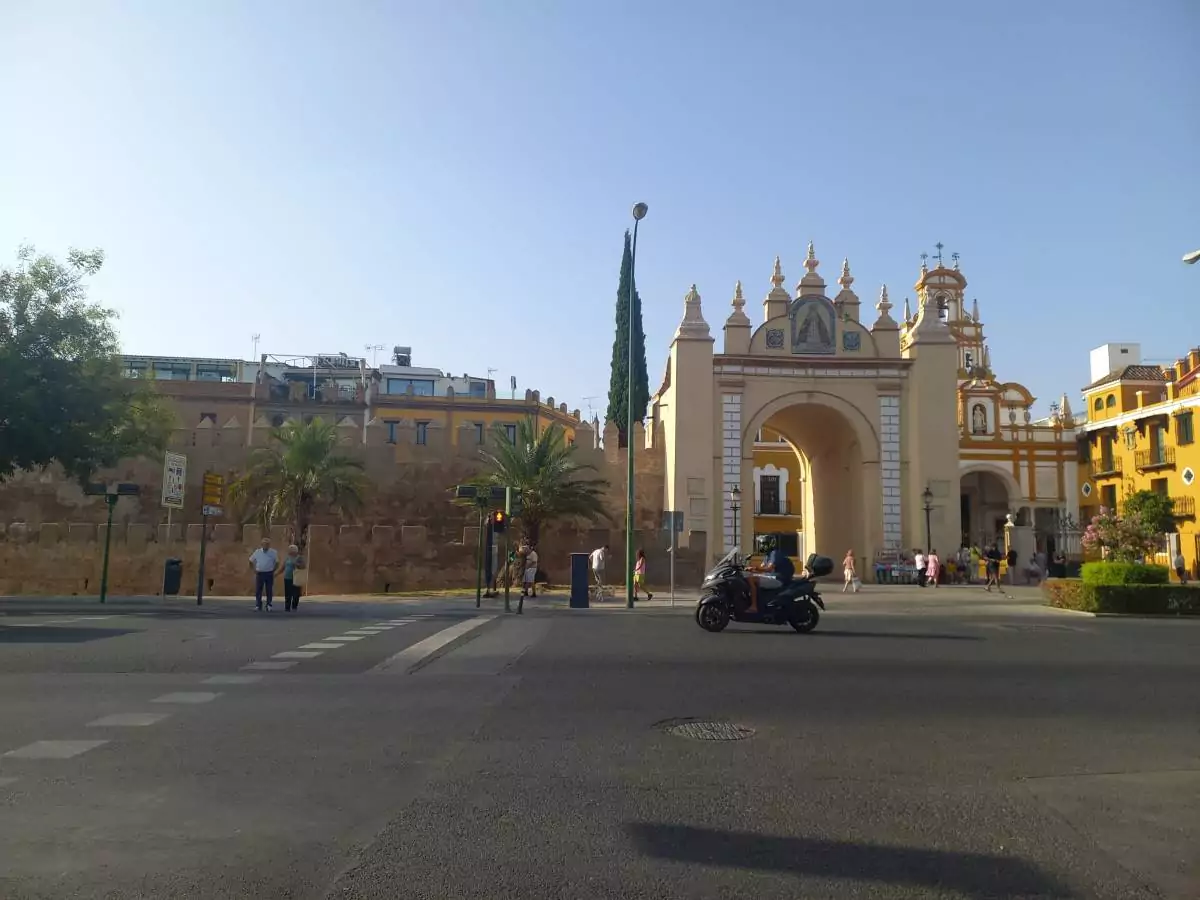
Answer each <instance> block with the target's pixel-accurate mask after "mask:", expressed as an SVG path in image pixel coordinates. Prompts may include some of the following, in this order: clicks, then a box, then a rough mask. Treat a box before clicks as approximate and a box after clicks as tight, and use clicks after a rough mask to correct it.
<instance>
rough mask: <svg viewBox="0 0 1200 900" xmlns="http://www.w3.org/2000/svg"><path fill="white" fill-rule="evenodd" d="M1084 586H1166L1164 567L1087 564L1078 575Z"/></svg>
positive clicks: (1168, 579) (1166, 572) (1107, 562)
mask: <svg viewBox="0 0 1200 900" xmlns="http://www.w3.org/2000/svg"><path fill="white" fill-rule="evenodd" d="M1080 574H1081V575H1082V577H1083V580H1084V583H1086V584H1168V583H1170V573H1169V572H1168V570H1167V567H1166V566H1155V565H1146V564H1144V563H1127V562H1109V561H1107V560H1105V561H1103V562H1088V563H1084V564H1083V570H1082V572H1081V573H1080Z"/></svg>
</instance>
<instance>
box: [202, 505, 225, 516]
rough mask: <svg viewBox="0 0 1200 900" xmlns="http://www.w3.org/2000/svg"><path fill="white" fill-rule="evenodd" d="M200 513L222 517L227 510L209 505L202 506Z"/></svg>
mask: <svg viewBox="0 0 1200 900" xmlns="http://www.w3.org/2000/svg"><path fill="white" fill-rule="evenodd" d="M200 512H201V514H203V515H206V516H221V515H224V514H225V510H224V508H223V507H220V506H209V505H208V504H205V505H204V506H202V507H201V508H200Z"/></svg>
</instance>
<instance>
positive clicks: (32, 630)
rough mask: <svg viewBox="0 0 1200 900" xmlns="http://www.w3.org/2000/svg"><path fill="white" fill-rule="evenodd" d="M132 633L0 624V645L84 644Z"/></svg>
mask: <svg viewBox="0 0 1200 900" xmlns="http://www.w3.org/2000/svg"><path fill="white" fill-rule="evenodd" d="M134 633H135V632H134V631H133V630H132V629H129V628H71V627H69V626H64V625H36V626H33V627H30V626H28V625H26V626H24V627H6V626H5V625H4V624H2V623H0V644H86V643H88V642H89V641H102V640H104V639H105V638H114V637H120V636H121V635H124V634H134Z"/></svg>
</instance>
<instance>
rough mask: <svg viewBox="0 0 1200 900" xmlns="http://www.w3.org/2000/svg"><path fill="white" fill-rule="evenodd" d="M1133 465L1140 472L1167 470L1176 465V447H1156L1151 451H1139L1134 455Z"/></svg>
mask: <svg viewBox="0 0 1200 900" xmlns="http://www.w3.org/2000/svg"><path fill="white" fill-rule="evenodd" d="M1133 464H1134V465H1135V466H1137V469H1138V471H1139V472H1145V471H1146V470H1147V469H1166V468H1169V467H1171V466H1173V465H1175V448H1174V447H1155V448H1153V449H1150V450H1137V451H1135V452H1134V454H1133Z"/></svg>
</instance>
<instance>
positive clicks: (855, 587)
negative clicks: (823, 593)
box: [842, 549, 862, 594]
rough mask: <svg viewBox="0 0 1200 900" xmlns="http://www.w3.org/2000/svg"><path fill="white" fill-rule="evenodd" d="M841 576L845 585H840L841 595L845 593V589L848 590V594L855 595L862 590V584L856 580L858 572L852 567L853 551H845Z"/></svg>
mask: <svg viewBox="0 0 1200 900" xmlns="http://www.w3.org/2000/svg"><path fill="white" fill-rule="evenodd" d="M842 576H843V577H844V578H845V583H844V584H843V585H842V593H843V594H844V593H846V588H850V592H851V593H853V594H857V593H858V592H859V590H861V588H862V582H861V581H859V580H858V570H857V569H856V568H855V566H854V550H853V549H850V550H847V551H846V558H845V559H843V560H842Z"/></svg>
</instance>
